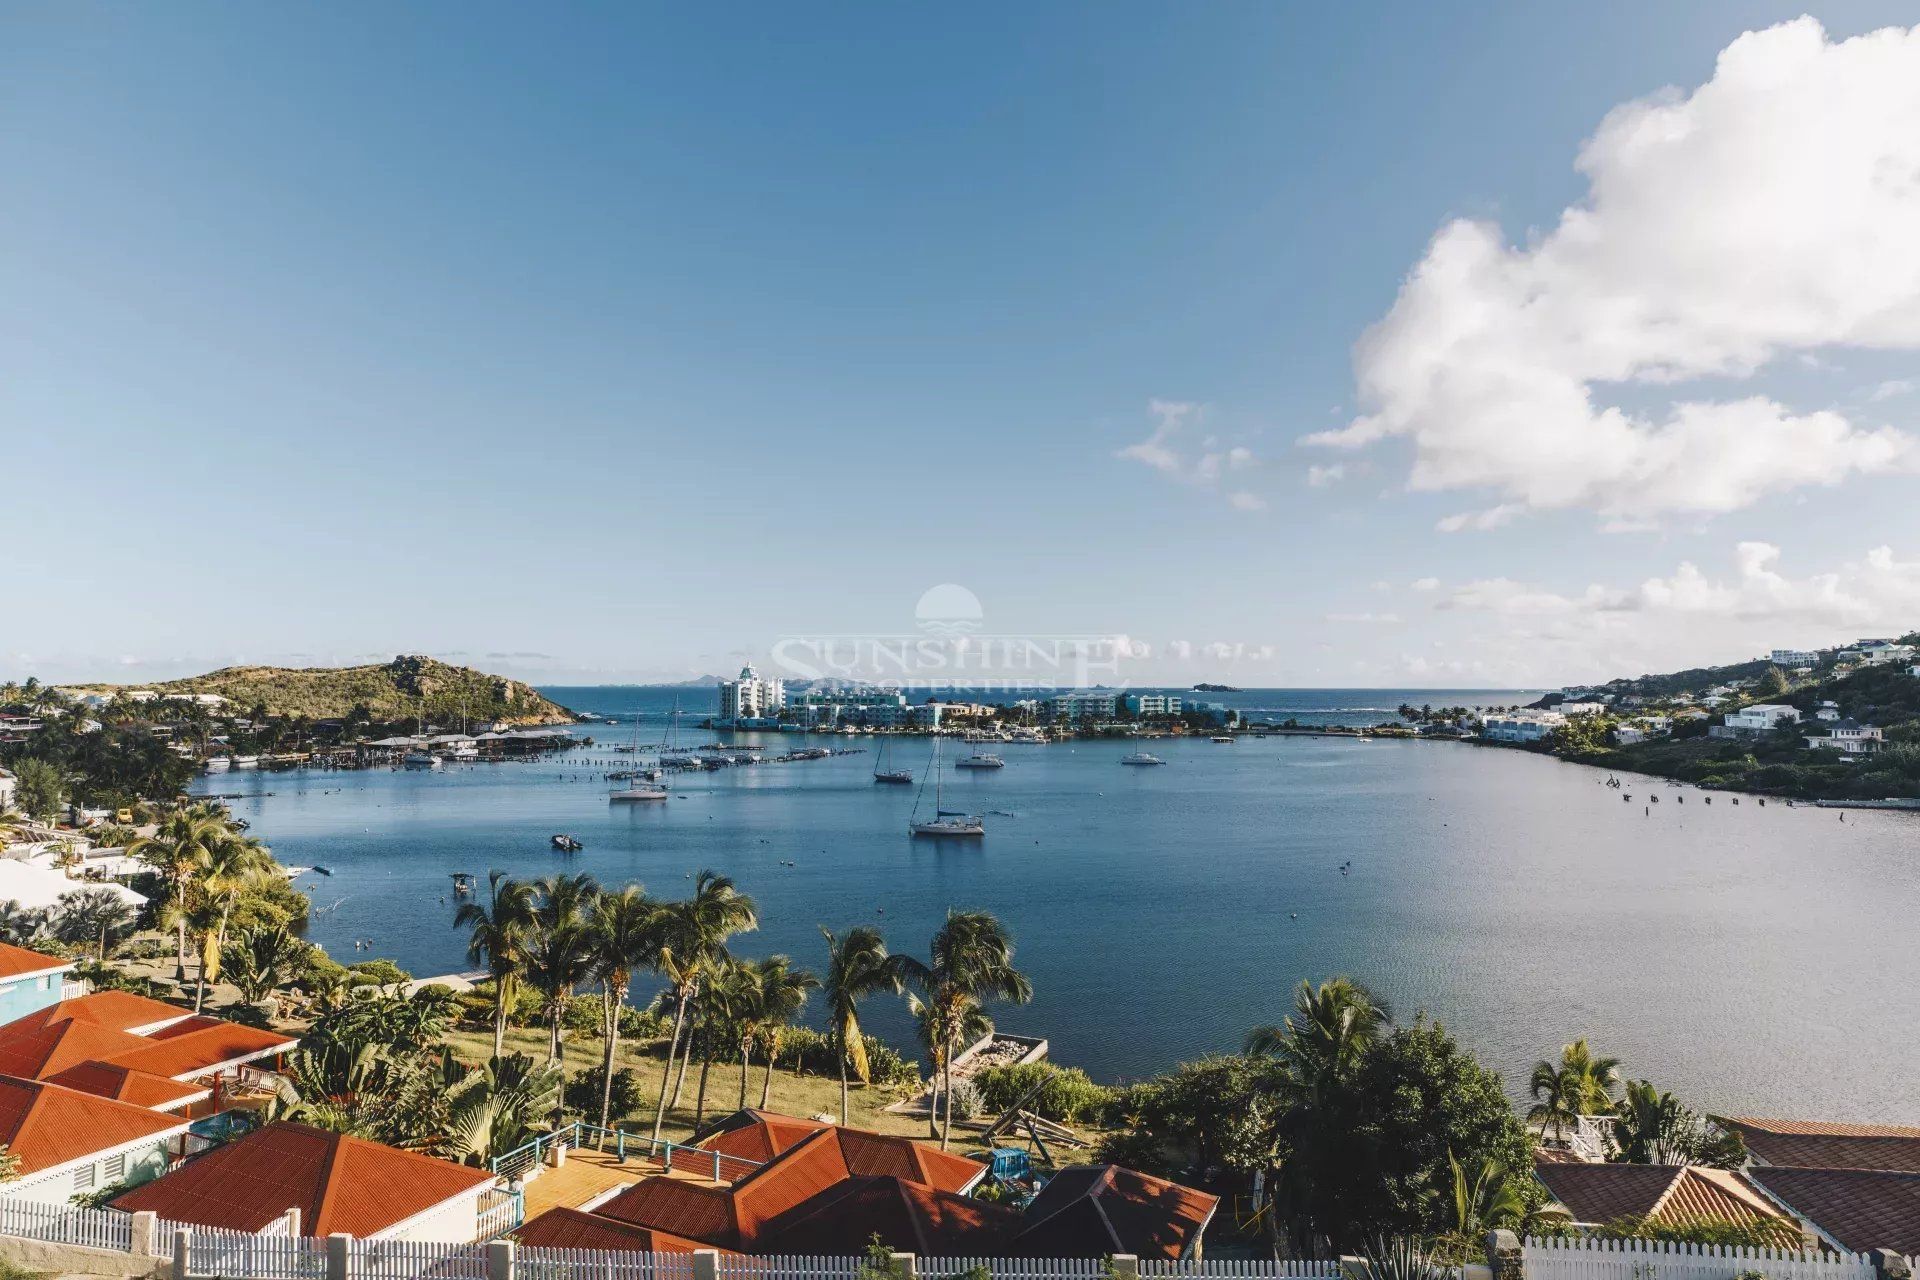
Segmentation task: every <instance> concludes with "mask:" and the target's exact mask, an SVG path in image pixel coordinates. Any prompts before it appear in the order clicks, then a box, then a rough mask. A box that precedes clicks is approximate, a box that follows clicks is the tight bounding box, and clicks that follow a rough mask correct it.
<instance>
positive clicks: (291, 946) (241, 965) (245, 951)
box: [225, 924, 308, 1004]
mask: <svg viewBox="0 0 1920 1280" xmlns="http://www.w3.org/2000/svg"><path fill="white" fill-rule="evenodd" d="M307 950H308V947H307V944H306V943H304V942H302V941H301V940H300V939H298V938H296V937H294V936H293V935H292V934H291V933H289V932H287V926H285V925H283V924H278V925H272V926H264V925H263V926H261V927H260V928H257V929H248V930H246V931H244V932H241V933H238V934H236V935H234V937H233V938H232V939H231V940H230V941H229V942H228V943H227V945H226V949H225V967H226V970H227V973H228V974H229V976H230V977H231V979H232V981H233V985H234V986H236V987H238V988H240V998H241V999H242V1000H245V1001H246V1002H247V1003H248V1004H258V1003H259V1002H260V1001H262V1000H265V999H266V998H267V997H268V996H269V995H272V994H273V992H274V990H275V989H276V988H278V987H279V986H280V985H281V984H282V983H284V982H286V980H287V978H288V976H289V975H290V974H292V972H293V970H294V967H295V966H296V965H298V964H299V963H300V962H301V961H302V960H304V959H305V958H306V956H307Z"/></svg>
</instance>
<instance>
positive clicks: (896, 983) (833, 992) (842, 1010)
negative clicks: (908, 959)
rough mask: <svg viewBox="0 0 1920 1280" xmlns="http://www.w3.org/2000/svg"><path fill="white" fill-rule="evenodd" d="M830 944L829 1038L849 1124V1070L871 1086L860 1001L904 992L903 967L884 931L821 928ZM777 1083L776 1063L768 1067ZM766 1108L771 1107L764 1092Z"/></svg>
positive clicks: (844, 1118)
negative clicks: (889, 950) (884, 993)
mask: <svg viewBox="0 0 1920 1280" xmlns="http://www.w3.org/2000/svg"><path fill="white" fill-rule="evenodd" d="M820 933H821V935H822V936H824V937H825V938H826V940H827V975H826V979H825V981H823V982H822V983H821V990H822V991H823V993H824V994H825V996H826V1000H827V1036H828V1038H829V1039H830V1040H831V1041H832V1042H833V1050H834V1057H835V1058H837V1059H838V1060H839V1062H840V1123H841V1124H845V1123H846V1122H847V1069H848V1068H849V1067H851V1068H852V1069H853V1074H854V1075H856V1076H858V1077H860V1083H861V1084H866V1083H868V1081H869V1079H870V1076H869V1071H868V1066H867V1044H866V1040H865V1038H864V1037H863V1036H862V1035H861V1032H860V1018H859V1008H860V1002H861V1001H862V1000H864V999H866V998H867V997H868V996H872V995H878V994H880V993H881V992H882V991H892V992H894V993H895V994H898V993H899V991H900V967H899V965H897V964H896V963H894V960H893V957H891V956H889V955H888V954H887V943H886V939H884V938H882V937H881V936H880V931H879V930H878V929H874V928H870V927H868V926H867V925H857V926H855V927H854V928H851V929H849V930H847V931H846V932H845V933H844V934H841V935H840V936H839V937H835V936H834V934H833V931H832V930H830V929H828V928H826V927H825V926H824V925H823V926H821V929H820ZM767 1076H768V1079H769V1080H771V1079H772V1076H773V1065H772V1063H771V1062H769V1063H768V1065H767ZM761 1105H762V1106H765V1105H766V1095H765V1092H764V1091H762V1094H761Z"/></svg>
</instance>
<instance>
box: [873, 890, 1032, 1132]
mask: <svg viewBox="0 0 1920 1280" xmlns="http://www.w3.org/2000/svg"><path fill="white" fill-rule="evenodd" d="M897 963H898V965H899V970H900V976H901V977H902V979H903V980H904V981H905V982H906V983H907V984H909V985H911V986H914V987H917V988H918V989H919V991H920V995H921V998H922V1003H923V1005H924V1007H925V1010H926V1014H925V1016H926V1020H927V1025H928V1026H929V1028H930V1029H931V1031H932V1032H933V1034H934V1035H935V1036H937V1037H938V1049H939V1081H940V1089H939V1092H940V1094H941V1097H942V1102H943V1114H942V1116H941V1120H940V1148H941V1150H943V1151H944V1150H946V1148H947V1146H948V1145H949V1143H950V1142H951V1140H952V1133H953V1058H954V1055H955V1054H957V1053H958V1052H959V1051H960V1034H961V1031H962V1030H963V1028H964V1027H965V1026H966V1024H967V1022H968V1020H969V1018H970V1016H971V1014H972V1013H973V1012H974V1011H979V1012H981V1013H984V1009H985V1006H986V1004H987V1003H988V1002H989V1001H992V1000H1004V1001H1007V1002H1008V1003H1010V1004H1025V1003H1026V1002H1027V1001H1029V1000H1031V999H1033V984H1032V983H1031V982H1030V981H1028V979H1027V976H1026V975H1025V974H1023V973H1021V972H1020V971H1019V970H1018V969H1016V968H1014V965H1013V939H1012V937H1011V936H1009V935H1008V933H1007V931H1006V928H1005V927H1004V926H1003V925H1002V924H1001V923H1000V921H999V920H997V919H996V918H994V917H993V916H992V915H991V914H989V913H987V912H985V911H952V910H949V911H948V912H947V918H946V922H945V923H944V924H942V925H941V926H940V928H939V929H938V930H936V931H935V932H934V935H933V940H932V944H931V946H930V948H929V950H928V958H927V960H926V962H925V963H922V962H921V961H919V960H916V959H913V958H911V957H903V958H902V959H901V960H899V961H898V962H897Z"/></svg>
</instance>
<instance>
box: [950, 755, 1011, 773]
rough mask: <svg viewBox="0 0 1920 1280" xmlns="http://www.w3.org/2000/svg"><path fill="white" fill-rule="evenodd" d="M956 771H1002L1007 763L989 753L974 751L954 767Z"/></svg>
mask: <svg viewBox="0 0 1920 1280" xmlns="http://www.w3.org/2000/svg"><path fill="white" fill-rule="evenodd" d="M953 767H954V768H956V769H1004V768H1006V767H1007V762H1006V761H1005V760H1002V759H1001V758H1000V757H999V756H996V755H994V754H993V753H992V752H991V751H976V752H974V753H973V754H972V755H970V756H968V757H967V758H966V759H965V760H961V761H959V762H958V763H956V764H955V765H954V766H953Z"/></svg>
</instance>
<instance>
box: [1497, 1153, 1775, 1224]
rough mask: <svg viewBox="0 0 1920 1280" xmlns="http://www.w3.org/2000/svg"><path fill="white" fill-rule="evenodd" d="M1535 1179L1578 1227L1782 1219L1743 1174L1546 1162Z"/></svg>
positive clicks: (1537, 1168) (1539, 1163) (1537, 1167)
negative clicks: (1628, 1221)
mask: <svg viewBox="0 0 1920 1280" xmlns="http://www.w3.org/2000/svg"><path fill="white" fill-rule="evenodd" d="M1534 1173H1535V1174H1536V1176H1538V1177H1539V1179H1540V1181H1541V1182H1543V1183H1545V1184H1546V1187H1547V1190H1548V1192H1549V1193H1550V1194H1551V1195H1552V1196H1553V1198H1554V1199H1555V1200H1558V1201H1559V1202H1560V1203H1561V1204H1563V1205H1565V1206H1566V1209H1567V1212H1568V1213H1570V1214H1572V1215H1573V1220H1574V1221H1575V1222H1576V1223H1580V1224H1583V1225H1588V1226H1597V1225H1600V1224H1602V1223H1608V1222H1612V1221H1614V1220H1616V1219H1618V1218H1629V1217H1648V1218H1657V1219H1659V1220H1660V1221H1663V1222H1669V1223H1672V1224H1674V1225H1685V1224H1691V1223H1697V1222H1737V1223H1753V1222H1760V1221H1763V1220H1766V1219H1770V1218H1780V1217H1782V1215H1781V1214H1780V1213H1779V1212H1777V1211H1776V1210H1775V1209H1773V1207H1772V1206H1770V1205H1769V1204H1768V1203H1767V1202H1766V1200H1765V1198H1764V1197H1763V1196H1761V1194H1760V1193H1759V1192H1757V1191H1755V1190H1754V1189H1753V1188H1752V1187H1751V1186H1750V1185H1748V1183H1747V1182H1746V1181H1745V1180H1744V1179H1742V1178H1741V1177H1740V1175H1739V1174H1737V1173H1730V1172H1728V1171H1726V1170H1723V1169H1698V1168H1690V1167H1688V1166H1686V1165H1659V1164H1562V1163H1559V1162H1555V1161H1545V1160H1542V1161H1536V1162H1535V1164H1534Z"/></svg>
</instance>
